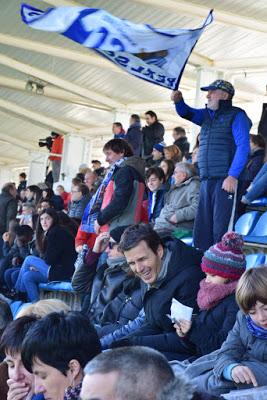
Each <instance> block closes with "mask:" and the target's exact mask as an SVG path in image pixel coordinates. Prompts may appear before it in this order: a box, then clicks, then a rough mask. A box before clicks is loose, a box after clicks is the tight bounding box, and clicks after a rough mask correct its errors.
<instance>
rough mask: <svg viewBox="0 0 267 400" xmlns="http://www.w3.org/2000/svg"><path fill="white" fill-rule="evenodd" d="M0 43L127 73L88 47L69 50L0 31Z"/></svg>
mask: <svg viewBox="0 0 267 400" xmlns="http://www.w3.org/2000/svg"><path fill="white" fill-rule="evenodd" d="M0 43H1V44H4V45H7V46H12V47H16V48H19V49H24V50H28V51H34V52H36V53H39V54H46V55H48V56H53V57H59V58H64V59H66V60H70V61H75V62H78V63H82V64H87V65H93V66H95V67H99V68H101V69H108V70H109V71H110V70H112V71H115V72H117V73H122V74H125V75H127V74H126V72H124V70H123V69H121V68H119V67H117V66H116V65H115V64H112V63H111V62H110V61H108V60H106V59H105V58H104V57H101V56H99V55H98V54H96V53H95V52H94V51H93V50H91V49H89V48H87V49H86V52H85V51H83V52H80V51H77V50H70V49H68V48H65V47H57V46H54V45H51V44H48V43H42V42H36V41H34V40H30V39H25V38H23V39H22V38H19V37H17V36H12V35H8V34H6V33H0ZM81 48H82V47H81ZM83 49H84V48H83Z"/></svg>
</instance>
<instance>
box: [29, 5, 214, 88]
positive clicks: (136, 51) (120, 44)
mask: <svg viewBox="0 0 267 400" xmlns="http://www.w3.org/2000/svg"><path fill="white" fill-rule="evenodd" d="M21 16H22V20H23V21H24V22H25V23H26V24H27V25H29V26H30V27H31V28H34V29H40V30H44V31H49V32H58V33H61V34H62V35H63V36H66V37H68V38H69V39H71V40H74V41H75V42H77V43H80V44H81V45H82V46H85V47H89V48H92V49H94V50H95V51H96V52H98V53H99V54H101V55H102V56H104V57H106V58H108V59H109V60H110V61H112V62H113V63H115V64H116V65H118V66H120V67H121V68H123V69H124V70H125V71H127V72H129V73H130V74H132V75H135V76H137V77H138V78H142V79H145V80H146V81H149V82H151V83H154V84H157V85H160V86H164V87H166V88H169V89H177V87H178V86H179V82H180V79H181V76H182V73H183V70H184V67H185V65H186V62H187V59H188V57H189V56H190V54H191V52H192V50H193V48H194V46H195V45H196V43H197V41H198V39H199V37H200V35H201V34H202V32H203V31H204V29H205V27H206V26H208V25H209V24H210V23H211V22H212V20H213V17H212V11H210V13H209V15H208V16H207V18H206V20H205V22H204V23H203V25H202V26H201V27H200V28H197V29H156V28H153V27H152V26H150V25H141V24H134V23H132V22H130V21H127V20H123V19H120V18H117V17H115V16H113V15H111V14H109V13H108V12H106V11H105V10H101V9H97V8H84V7H57V8H49V9H48V10H47V11H41V10H39V9H37V8H34V7H32V6H30V5H27V4H22V5H21Z"/></svg>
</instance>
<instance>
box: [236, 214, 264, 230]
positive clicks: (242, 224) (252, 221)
mask: <svg viewBox="0 0 267 400" xmlns="http://www.w3.org/2000/svg"><path fill="white" fill-rule="evenodd" d="M259 216H260V213H259V211H249V212H247V213H245V214H243V215H241V217H240V218H238V220H237V221H236V224H235V232H237V233H239V234H240V235H249V234H250V232H252V230H253V229H254V227H255V225H256V223H257V221H258V219H259Z"/></svg>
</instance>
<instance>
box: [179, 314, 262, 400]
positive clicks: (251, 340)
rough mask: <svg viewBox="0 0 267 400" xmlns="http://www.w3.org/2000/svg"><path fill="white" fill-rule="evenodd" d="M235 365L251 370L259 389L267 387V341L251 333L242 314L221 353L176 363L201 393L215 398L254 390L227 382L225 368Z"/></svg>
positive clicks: (243, 385)
mask: <svg viewBox="0 0 267 400" xmlns="http://www.w3.org/2000/svg"><path fill="white" fill-rule="evenodd" d="M233 363H239V364H242V365H245V366H247V367H249V368H250V369H251V370H252V372H253V373H254V375H255V377H256V380H257V383H258V386H265V385H267V373H266V371H267V340H264V339H259V338H257V337H255V336H253V335H252V334H251V333H250V332H249V330H248V328H247V323H246V317H245V315H244V314H243V313H242V312H241V311H239V313H238V314H237V319H236V323H235V325H234V327H233V329H232V330H231V331H230V332H229V334H228V337H227V339H226V341H225V342H224V343H223V345H222V347H221V349H220V350H216V351H214V352H212V353H210V354H207V355H205V356H203V357H200V358H199V359H197V360H196V361H194V362H193V363H192V364H187V365H186V363H176V364H175V370H176V372H178V371H179V372H180V371H181V370H183V371H184V372H185V373H186V375H188V376H189V377H190V378H191V379H192V380H193V382H194V383H195V384H196V385H197V387H198V390H202V391H206V392H208V393H212V394H216V395H220V394H223V393H227V392H229V391H230V390H234V389H248V388H250V387H252V385H247V384H236V383H235V382H233V381H227V380H225V379H224V377H223V370H224V368H225V367H227V366H228V365H230V364H233Z"/></svg>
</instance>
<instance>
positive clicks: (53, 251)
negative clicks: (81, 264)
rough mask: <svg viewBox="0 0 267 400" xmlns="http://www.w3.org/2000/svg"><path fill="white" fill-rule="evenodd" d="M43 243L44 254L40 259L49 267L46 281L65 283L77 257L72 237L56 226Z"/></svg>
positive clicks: (69, 276)
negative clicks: (44, 243)
mask: <svg viewBox="0 0 267 400" xmlns="http://www.w3.org/2000/svg"><path fill="white" fill-rule="evenodd" d="M45 241H46V246H45V252H44V254H42V256H41V257H42V258H43V259H44V260H45V262H46V263H47V264H48V265H49V266H50V268H49V273H48V280H49V281H65V280H69V279H71V276H72V274H73V272H74V262H75V259H76V256H77V254H76V252H75V247H74V237H73V236H72V235H71V234H70V233H69V232H68V231H67V230H66V229H64V228H63V227H61V226H58V225H57V226H54V227H52V228H50V229H49V231H48V232H47V235H46V238H45Z"/></svg>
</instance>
